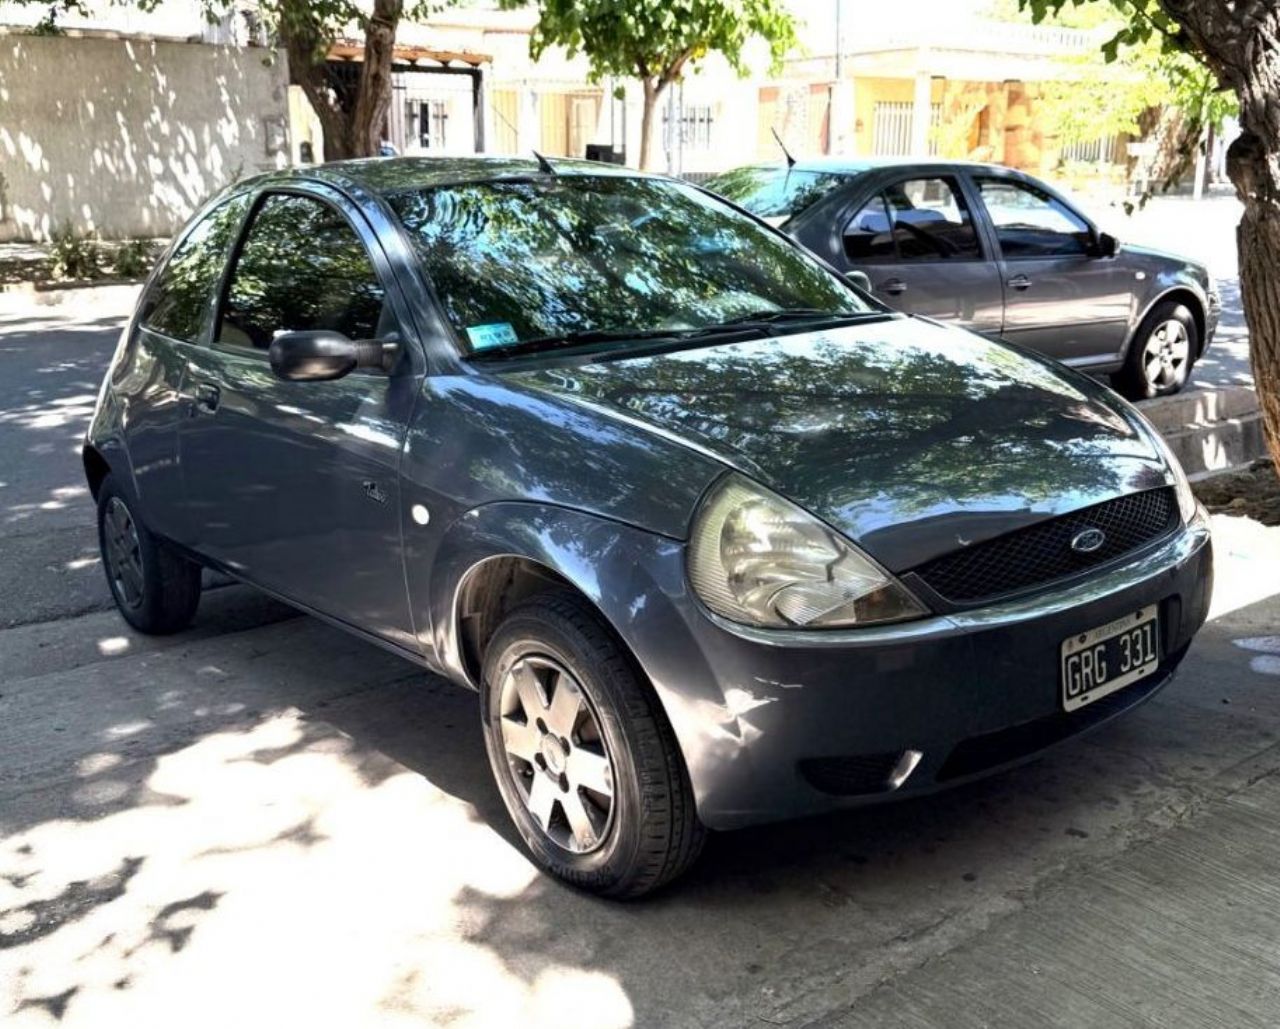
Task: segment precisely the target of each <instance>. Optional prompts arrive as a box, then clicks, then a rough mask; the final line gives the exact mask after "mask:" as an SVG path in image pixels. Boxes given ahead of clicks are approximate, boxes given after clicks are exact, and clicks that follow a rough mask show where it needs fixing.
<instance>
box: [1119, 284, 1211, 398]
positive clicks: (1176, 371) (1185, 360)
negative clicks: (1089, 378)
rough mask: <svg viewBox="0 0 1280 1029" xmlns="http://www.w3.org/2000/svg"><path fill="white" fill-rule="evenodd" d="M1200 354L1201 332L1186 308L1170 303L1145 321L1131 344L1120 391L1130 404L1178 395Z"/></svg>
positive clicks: (1120, 380) (1165, 302) (1165, 303)
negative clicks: (1132, 401)
mask: <svg viewBox="0 0 1280 1029" xmlns="http://www.w3.org/2000/svg"><path fill="white" fill-rule="evenodd" d="M1199 354H1200V329H1199V327H1198V326H1197V325H1196V319H1195V316H1194V315H1193V314H1192V313H1191V311H1190V310H1189V309H1188V308H1187V307H1186V305H1185V304H1179V303H1176V302H1174V301H1172V300H1166V301H1163V302H1162V303H1159V304H1157V305H1156V306H1155V307H1154V308H1153V309H1152V311H1151V313H1150V314H1148V315H1147V317H1146V318H1144V319H1143V321H1142V324H1141V325H1140V326H1138V331H1137V333H1135V334H1134V337H1133V342H1131V343H1130V344H1129V353H1128V354H1127V355H1126V357H1125V362H1124V367H1123V368H1122V369H1121V370H1120V371H1119V372H1117V373H1116V375H1115V377H1114V384H1115V387H1116V389H1118V390H1119V391H1120V393H1121V394H1122V395H1123V396H1125V397H1126V398H1127V399H1129V400H1149V399H1150V398H1151V397H1164V396H1168V395H1169V394H1171V393H1177V392H1178V391H1179V390H1180V389H1182V387H1183V386H1185V385H1186V384H1187V379H1188V378H1190V376H1191V366H1192V365H1193V364H1195V360H1196V358H1197V357H1198V356H1199Z"/></svg>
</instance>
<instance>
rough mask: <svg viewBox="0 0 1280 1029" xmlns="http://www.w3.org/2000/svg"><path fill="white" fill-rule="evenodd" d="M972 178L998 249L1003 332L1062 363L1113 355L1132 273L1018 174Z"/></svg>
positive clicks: (1125, 322) (1074, 216) (1125, 317)
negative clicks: (1097, 246) (1003, 299)
mask: <svg viewBox="0 0 1280 1029" xmlns="http://www.w3.org/2000/svg"><path fill="white" fill-rule="evenodd" d="M974 184H975V185H976V187H977V192H978V196H979V198H980V202H981V204H982V207H983V208H984V210H985V216H986V217H987V218H988V219H989V221H990V224H991V227H992V230H993V233H994V235H995V238H996V241H997V243H998V245H999V248H1000V270H1001V274H1002V276H1003V279H1004V285H1005V306H1004V332H1003V333H1002V335H1003V336H1004V337H1005V338H1006V339H1008V340H1010V341H1012V342H1014V343H1021V344H1022V345H1023V346H1027V347H1030V348H1032V349H1033V350H1038V351H1040V352H1041V353H1042V354H1048V355H1049V356H1050V357H1055V358H1057V359H1058V360H1060V361H1064V362H1066V363H1067V364H1072V365H1082V366H1088V365H1097V364H1107V363H1110V362H1114V361H1115V360H1117V359H1118V358H1119V354H1120V350H1121V348H1122V347H1123V346H1124V341H1125V337H1126V334H1127V332H1128V326H1129V317H1130V307H1131V305H1132V302H1133V298H1132V290H1131V283H1132V276H1131V274H1130V273H1128V272H1126V271H1125V270H1124V268H1123V267H1121V263H1120V262H1118V261H1117V260H1116V259H1115V257H1114V256H1110V257H1105V256H1101V255H1100V254H1099V253H1098V251H1097V248H1096V246H1095V233H1094V230H1093V227H1092V226H1091V225H1090V224H1089V222H1088V221H1086V220H1085V219H1084V218H1082V217H1081V216H1080V215H1079V214H1078V213H1077V212H1075V211H1073V210H1072V209H1071V208H1070V207H1069V206H1067V204H1066V203H1065V202H1063V201H1062V200H1061V199H1060V198H1058V197H1056V196H1054V195H1053V194H1051V193H1050V192H1049V191H1048V190H1045V189H1041V188H1039V187H1038V186H1036V185H1034V184H1032V183H1030V182H1026V181H1024V180H1022V179H1015V178H1006V177H1003V176H996V175H991V176H987V175H975V176H974Z"/></svg>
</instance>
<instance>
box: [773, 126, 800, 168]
mask: <svg viewBox="0 0 1280 1029" xmlns="http://www.w3.org/2000/svg"><path fill="white" fill-rule="evenodd" d="M770 131H771V132H772V133H773V138H774V139H776V140H777V141H778V146H779V148H780V149H781V150H782V154H783V156H784V157H785V158H786V159H787V168H788V169H791V168H794V167H795V166H796V159H795V158H794V157H792V156H791V151H790V150H788V149H787V144H786V143H784V142H782V137H781V136H779V135H778V130H777V129H776V128H773V129H771V130H770Z"/></svg>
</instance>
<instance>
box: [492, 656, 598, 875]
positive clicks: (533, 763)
mask: <svg viewBox="0 0 1280 1029" xmlns="http://www.w3.org/2000/svg"><path fill="white" fill-rule="evenodd" d="M499 703H500V709H499V710H500V723H501V729H502V745H503V748H504V750H505V751H506V758H507V766H508V768H509V770H510V772H511V776H512V779H513V780H514V783H515V786H516V789H517V791H518V792H519V794H520V796H521V797H522V799H523V800H524V803H525V807H526V808H527V809H528V811H529V814H530V815H532V816H533V820H534V821H535V822H536V823H537V824H538V826H539V828H541V830H542V831H543V833H544V834H545V835H546V836H547V838H548V839H549V840H550V841H551V842H552V843H554V844H555V845H556V846H558V847H560V848H561V849H563V850H566V851H569V852H570V853H573V854H586V853H589V852H591V851H593V850H596V849H597V848H599V847H600V846H601V844H602V843H604V841H605V839H606V838H607V837H608V834H609V830H610V828H611V827H612V824H613V816H614V797H613V792H614V768H613V761H612V759H611V757H610V755H609V748H608V746H607V745H606V743H605V740H604V734H603V733H602V732H601V728H600V721H599V718H598V716H597V714H596V712H595V710H594V708H593V706H592V704H591V702H590V700H588V698H587V696H586V694H585V693H584V692H583V690H582V687H581V685H580V684H579V683H578V681H577V680H576V679H575V678H574V676H573V675H572V674H571V673H570V672H569V671H568V669H566V668H565V667H564V666H563V665H561V664H559V663H558V662H556V661H554V660H552V659H551V658H549V657H545V656H541V655H527V656H524V657H521V658H519V659H518V660H517V661H516V662H515V663H514V664H512V665H511V667H510V668H509V669H508V670H507V673H506V676H505V678H504V679H503V681H502V689H501V692H500V701H499Z"/></svg>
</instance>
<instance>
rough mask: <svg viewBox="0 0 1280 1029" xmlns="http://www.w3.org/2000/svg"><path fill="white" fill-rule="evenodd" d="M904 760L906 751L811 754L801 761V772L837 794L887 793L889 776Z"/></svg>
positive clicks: (810, 781)
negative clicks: (903, 752) (818, 755)
mask: <svg viewBox="0 0 1280 1029" xmlns="http://www.w3.org/2000/svg"><path fill="white" fill-rule="evenodd" d="M901 760H902V752H901V751H898V750H895V751H893V752H892V753H887V754H851V755H849V756H847V757H807V758H804V759H803V760H802V761H800V763H799V767H800V774H801V775H803V776H804V777H805V778H806V779H807V780H808V781H809V785H811V786H813V787H814V788H815V789H819V790H821V791H822V792H823V793H831V794H834V795H835V796H837V797H855V796H858V795H860V794H867V793H883V792H885V791H886V790H887V789H888V788H889V776H891V775H892V774H893V770H894V769H895V768H896V767H897V766H898V762H899V761H901Z"/></svg>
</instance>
